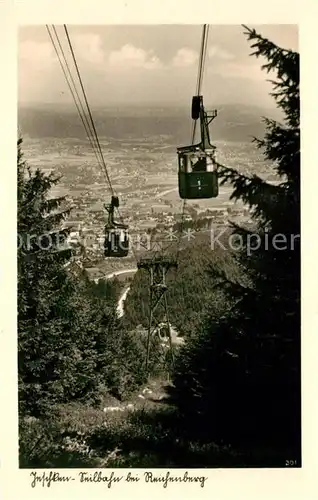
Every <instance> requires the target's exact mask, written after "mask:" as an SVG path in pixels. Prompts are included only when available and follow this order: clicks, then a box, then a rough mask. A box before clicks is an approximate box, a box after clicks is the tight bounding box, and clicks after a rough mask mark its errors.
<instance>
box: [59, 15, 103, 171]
mask: <svg viewBox="0 0 318 500" xmlns="http://www.w3.org/2000/svg"><path fill="white" fill-rule="evenodd" d="M52 27H53V30H54V34H55V36H56V39H57V41H58V44H59V48H60V51H61V53H62V56H63V59H64V62H65V65H66V68H67V70H68V74H69V76H70V79H71V82H72V84H73V87H74V90H75V93H76V96H77V98H78V101H79V103H80V107H81V110H82V113H83V115H84V117H85V121H86V124H87V128H88V130H89V132H90V134H91V136H92V138H93V139H94V141H95V144H94V148H93V149H95V150H97V154H100V153H99V150H98V147H97V143H96V138H95V137H94V131H93V129H92V126H91V124H90V123H89V120H88V118H87V116H86V112H85V110H84V107H83V104H82V101H81V98H80V96H79V94H78V91H77V88H76V83H75V82H74V78H73V75H72V72H71V70H70V67H69V65H68V62H67V59H66V56H65V53H64V49H63V47H62V44H61V42H60V39H59V36H58V34H57V31H56V29H55V26H54V25H52ZM94 152H95V151H94ZM95 156H96V153H95ZM101 160H102V158H101ZM97 161H98V163H99V164H100V161H99V160H97Z"/></svg>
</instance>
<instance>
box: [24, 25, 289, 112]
mask: <svg viewBox="0 0 318 500" xmlns="http://www.w3.org/2000/svg"><path fill="white" fill-rule="evenodd" d="M250 27H254V28H255V29H256V30H257V31H258V32H259V33H260V34H262V35H263V36H265V37H268V38H270V39H271V40H272V41H273V42H275V43H277V44H278V45H280V46H282V47H284V48H290V49H294V50H298V29H297V26H294V25H259V26H255V25H254V26H250ZM68 30H69V35H70V38H71V41H72V44H73V48H74V52H75V55H76V58H77V61H78V65H79V68H80V72H81V75H82V79H83V83H84V87H85V90H86V92H87V95H88V99H89V102H90V103H91V105H92V106H96V105H104V106H107V105H110V104H116V103H121V102H126V103H131V104H136V103H137V104H138V103H139V102H152V103H172V104H181V105H182V104H184V105H188V104H189V102H190V99H191V96H192V95H193V94H194V93H195V86H196V79H197V70H198V53H199V49H200V43H201V33H202V26H199V25H196V26H194V25H142V26H129V25H128V26H127V25H126V26H115V25H108V26H107V25H105V26H72V25H69V26H68ZM57 31H58V33H59V35H60V40H61V42H63V47H64V48H65V51H67V43H66V37H65V32H64V29H63V27H62V26H58V27H57ZM243 31H244V30H243V28H242V27H241V26H239V25H210V31H209V39H208V53H207V59H206V69H205V74H204V84H203V94H204V96H205V100H206V101H208V102H211V103H214V102H215V103H218V104H220V103H222V104H226V103H244V104H253V105H260V106H268V105H271V103H272V99H271V98H270V97H269V96H268V92H269V91H270V90H271V86H270V85H269V84H268V83H267V82H266V78H269V76H268V75H267V74H266V73H265V72H264V71H261V69H260V66H261V63H262V61H261V60H258V59H256V57H254V56H253V57H251V56H250V55H249V54H250V53H251V51H252V50H251V47H250V43H249V42H248V41H247V38H246V36H245V35H244V33H243ZM66 54H67V58H68V61H71V57H70V54H69V52H66ZM18 57H19V102H20V103H27V104H29V103H41V102H43V103H44V102H50V103H52V102H53V103H55V102H56V103H65V102H70V103H71V102H72V97H71V94H70V92H69V89H68V88H67V85H66V82H65V78H64V75H63V73H62V70H61V68H60V66H59V63H58V60H57V57H56V55H55V52H54V49H53V46H52V43H51V41H50V39H49V35H48V33H47V31H46V28H45V26H44V25H43V26H27V27H21V28H20V30H19V55H18ZM74 75H75V72H74Z"/></svg>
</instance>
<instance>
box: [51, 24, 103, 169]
mask: <svg viewBox="0 0 318 500" xmlns="http://www.w3.org/2000/svg"><path fill="white" fill-rule="evenodd" d="M46 29H47V32H48V34H49V37H50V39H51V42H52V45H53V48H54V50H55V53H56V55H57V58H58V61H59V63H60V66H61V68H62V71H63V74H64V77H65V80H66V83H67V85H68V88H69V90H70V92H71V95H72V97H73V101H74V103H75V106H76V109H77V112H78V115H79V117H80V119H81V121H82V124H83V126H84V129H85V132H86V135H87V138H88V140H89V142H90V145H91V146H92V149H93V152H94V154H95V156H96V159H97V162H98V163H100V159H99V157H98V151H97V150H96V147H95V145H94V143H93V141H92V137H91V130H90V128H89V123H88V120H87V117H86V115H85V111H84V108H83V105H82V103H81V99H80V97H79V95H78V92H77V89H76V85H75V83H74V80H73V78H72V75H71V72H70V69H69V66H68V64H67V61H66V58H65V55H63V57H64V62H65V65H66V67H67V69H68V71H69V76H70V78H71V81H72V83H73V86H74V89H75V93H76V96H77V99H78V101H79V104H78V102H77V100H76V97H75V94H74V91H73V89H72V86H71V84H70V82H69V79H68V75H67V72H66V70H65V68H64V66H63V63H62V60H61V57H60V54H59V52H58V48H57V46H56V44H55V42H54V39H53V36H52V34H51V32H50V29H49V27H48V25H46ZM58 41H59V40H58ZM59 45H60V44H59ZM80 107H81V109H80ZM81 110H82V111H81ZM82 113H83V115H84V117H85V118H86V123H85V119H84V117H83V115H82Z"/></svg>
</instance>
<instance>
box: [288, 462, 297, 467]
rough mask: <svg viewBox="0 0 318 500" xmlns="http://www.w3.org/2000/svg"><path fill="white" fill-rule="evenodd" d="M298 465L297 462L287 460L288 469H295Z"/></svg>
mask: <svg viewBox="0 0 318 500" xmlns="http://www.w3.org/2000/svg"><path fill="white" fill-rule="evenodd" d="M296 465H297V460H285V466H286V467H295V466H296Z"/></svg>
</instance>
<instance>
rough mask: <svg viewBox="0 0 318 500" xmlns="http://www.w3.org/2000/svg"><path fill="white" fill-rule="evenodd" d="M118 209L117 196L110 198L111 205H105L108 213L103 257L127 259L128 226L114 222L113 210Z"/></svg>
mask: <svg viewBox="0 0 318 500" xmlns="http://www.w3.org/2000/svg"><path fill="white" fill-rule="evenodd" d="M118 207H119V199H118V197H117V196H112V198H111V203H110V204H109V205H105V208H106V210H107V211H108V221H107V224H106V226H105V239H104V255H105V257H127V255H128V252H129V234H128V226H127V225H126V224H122V223H118V222H115V221H114V209H115V208H118Z"/></svg>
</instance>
